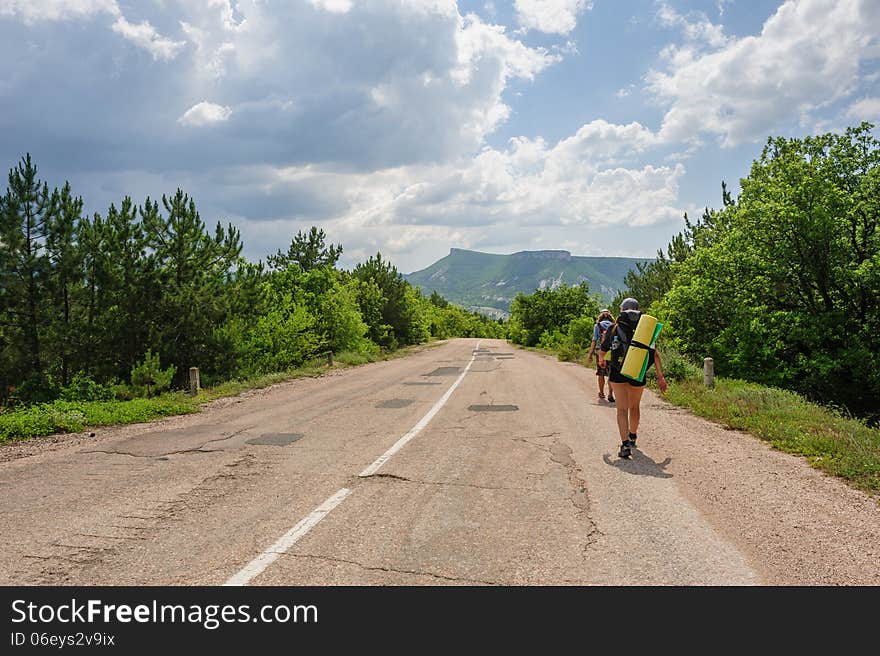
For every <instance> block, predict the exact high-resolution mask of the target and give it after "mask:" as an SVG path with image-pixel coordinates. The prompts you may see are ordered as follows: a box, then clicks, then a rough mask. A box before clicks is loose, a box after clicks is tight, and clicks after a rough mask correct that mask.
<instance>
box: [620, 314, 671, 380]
mask: <svg viewBox="0 0 880 656" xmlns="http://www.w3.org/2000/svg"><path fill="white" fill-rule="evenodd" d="M662 329H663V324H662V323H660V322H659V321H657V317H652V316H651V315H650V314H643V315H642V316H641V317H639V322H638V323H637V324H636V330H635V333H633V338H632V341H631V342H630V345H629V348H628V349H627V350H626V357H625V358H624V359H623V367H622V368H621V369H620V373H621V374H623V375H624V376H626V377H627V378H629V379H631V380H635V381H638V382H640V383H641V382H642V381H643V380H645V372H646V371H647V370H648V364H649V363H648V356H649V354H650V353H649V351H648V349H649V348H654V344H656V342H657V337H658V336H659V335H660V331H661V330H662Z"/></svg>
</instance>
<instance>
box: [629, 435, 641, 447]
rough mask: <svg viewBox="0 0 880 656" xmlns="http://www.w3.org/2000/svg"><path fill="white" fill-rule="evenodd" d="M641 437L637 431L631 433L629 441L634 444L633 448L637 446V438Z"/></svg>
mask: <svg viewBox="0 0 880 656" xmlns="http://www.w3.org/2000/svg"><path fill="white" fill-rule="evenodd" d="M637 439H639V436H638V435H636V434H635V433H630V434H629V443H630V444H631V445H632V448H634V449H635V448H636V440H637Z"/></svg>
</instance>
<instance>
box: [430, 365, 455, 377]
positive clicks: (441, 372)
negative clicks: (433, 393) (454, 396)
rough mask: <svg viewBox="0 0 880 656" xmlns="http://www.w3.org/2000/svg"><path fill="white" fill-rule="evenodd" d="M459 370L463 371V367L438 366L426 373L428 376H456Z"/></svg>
mask: <svg viewBox="0 0 880 656" xmlns="http://www.w3.org/2000/svg"><path fill="white" fill-rule="evenodd" d="M459 371H461V367H437V368H436V369H434V371H432V372H431V373H429V374H425V375H426V376H454V375H455V374H457V373H458V372H459Z"/></svg>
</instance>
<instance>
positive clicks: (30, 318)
mask: <svg viewBox="0 0 880 656" xmlns="http://www.w3.org/2000/svg"><path fill="white" fill-rule="evenodd" d="M55 212H56V206H55V196H54V195H53V194H50V193H49V187H48V185H47V184H46V183H45V182H41V181H39V180H38V179H37V167H36V166H35V165H34V164H33V162H32V161H31V157H30V154H28V155H26V156H25V157H24V158H22V160H21V162H20V163H19V164H18V166H17V167H15V168H13V169H11V170H10V171H9V187H8V188H7V190H6V195H5V196H4V197H3V203H2V211H0V250H2V260H3V263H4V266H3V269H2V271H0V276H2V279H0V288H2V290H3V296H4V302H3V307H2V310H3V323H4V325H6V326H7V327H9V328H11V329H12V330H11V331H10V333H9V335H10V337H11V340H12V341H13V342H17V343H18V346H19V348H20V349H21V351H20V356H19V357H18V358H17V362H16V363H15V366H16V368H17V369H18V370H19V373H20V376H21V377H22V378H28V377H32V376H42V375H43V373H44V372H43V357H42V351H41V341H42V337H43V333H44V331H45V328H46V307H45V305H46V299H47V293H46V292H47V274H48V270H49V258H48V256H47V252H46V236H47V230H48V226H49V224H50V223H51V222H52V220H53V217H54V215H55Z"/></svg>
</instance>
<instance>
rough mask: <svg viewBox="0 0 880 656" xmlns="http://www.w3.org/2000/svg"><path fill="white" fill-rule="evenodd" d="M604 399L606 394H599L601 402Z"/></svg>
mask: <svg viewBox="0 0 880 656" xmlns="http://www.w3.org/2000/svg"><path fill="white" fill-rule="evenodd" d="M604 398H605V393H604V392H599V400H600V401H601V400H602V399H604Z"/></svg>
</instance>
